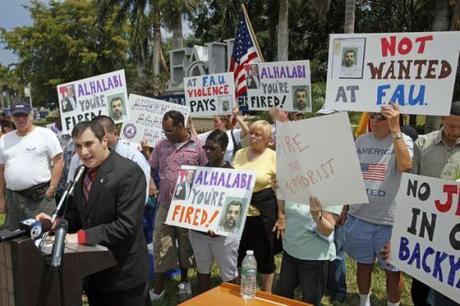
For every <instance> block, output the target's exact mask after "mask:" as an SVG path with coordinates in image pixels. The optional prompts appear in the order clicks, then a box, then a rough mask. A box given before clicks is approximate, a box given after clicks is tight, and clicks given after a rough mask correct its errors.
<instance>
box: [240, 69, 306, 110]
mask: <svg viewBox="0 0 460 306" xmlns="http://www.w3.org/2000/svg"><path fill="white" fill-rule="evenodd" d="M244 68H245V70H246V85H247V88H248V102H247V103H248V107H249V109H250V110H268V109H270V108H272V107H279V108H281V109H283V110H285V111H295V112H311V83H310V62H309V61H291V62H270V63H257V64H249V65H245V67H244Z"/></svg>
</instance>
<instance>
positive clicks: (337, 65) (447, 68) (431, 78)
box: [325, 31, 460, 116]
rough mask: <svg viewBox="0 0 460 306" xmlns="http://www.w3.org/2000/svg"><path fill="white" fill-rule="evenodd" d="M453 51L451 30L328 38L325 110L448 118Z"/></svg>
mask: <svg viewBox="0 0 460 306" xmlns="http://www.w3.org/2000/svg"><path fill="white" fill-rule="evenodd" d="M459 51H460V32H453V31H446V32H423V33H380V34H333V35H330V40H329V63H328V70H327V87H326V104H325V106H326V108H327V109H335V110H349V111H369V112H379V111H380V109H381V107H382V106H383V105H387V104H389V103H390V102H393V103H395V104H399V106H400V111H401V113H405V114H420V115H437V116H444V115H448V114H449V113H450V105H451V102H452V95H453V90H454V83H455V75H456V71H457V63H458V54H459Z"/></svg>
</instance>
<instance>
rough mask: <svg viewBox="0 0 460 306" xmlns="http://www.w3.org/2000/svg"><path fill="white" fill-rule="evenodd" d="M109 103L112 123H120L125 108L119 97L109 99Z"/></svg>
mask: <svg viewBox="0 0 460 306" xmlns="http://www.w3.org/2000/svg"><path fill="white" fill-rule="evenodd" d="M109 101H110V117H112V119H113V121H115V122H116V121H122V120H123V119H124V115H125V113H126V112H125V107H124V105H123V104H124V103H123V98H122V97H121V96H114V97H109Z"/></svg>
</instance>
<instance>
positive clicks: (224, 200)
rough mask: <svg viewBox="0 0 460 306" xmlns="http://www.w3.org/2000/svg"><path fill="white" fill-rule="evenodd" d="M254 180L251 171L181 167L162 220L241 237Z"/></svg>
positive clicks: (176, 224) (170, 223)
mask: <svg viewBox="0 0 460 306" xmlns="http://www.w3.org/2000/svg"><path fill="white" fill-rule="evenodd" d="M255 180H256V177H255V173H253V172H251V171H242V170H235V169H228V168H211V167H195V166H182V167H181V170H179V177H178V179H177V184H176V189H175V190H174V194H173V199H172V202H171V206H170V208H169V210H168V216H167V217H166V222H165V223H166V224H169V225H174V226H179V227H183V228H188V229H193V230H197V231H202V232H208V231H209V230H212V231H214V233H216V234H218V235H222V236H228V235H236V236H237V237H241V234H242V233H243V229H244V223H245V222H246V215H247V210H248V208H249V203H250V202H251V196H252V190H253V188H254V183H255Z"/></svg>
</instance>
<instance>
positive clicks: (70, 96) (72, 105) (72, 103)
mask: <svg viewBox="0 0 460 306" xmlns="http://www.w3.org/2000/svg"><path fill="white" fill-rule="evenodd" d="M59 93H60V96H61V109H62V112H63V113H66V112H71V111H73V110H76V109H77V97H76V96H75V89H74V86H73V85H67V86H64V87H60V88H59Z"/></svg>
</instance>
